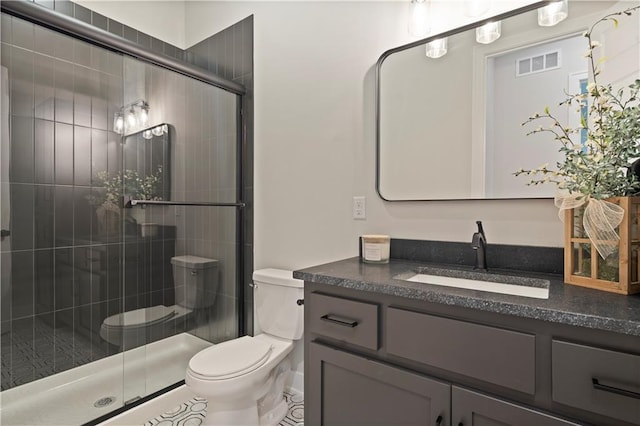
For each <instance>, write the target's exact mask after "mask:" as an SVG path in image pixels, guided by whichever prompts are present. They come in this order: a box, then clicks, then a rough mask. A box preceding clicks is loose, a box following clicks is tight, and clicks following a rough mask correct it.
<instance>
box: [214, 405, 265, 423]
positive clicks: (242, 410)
mask: <svg viewBox="0 0 640 426" xmlns="http://www.w3.org/2000/svg"><path fill="white" fill-rule="evenodd" d="M216 408H217V409H216ZM259 424H260V423H259V419H258V406H257V405H256V403H255V401H254V403H253V404H249V405H248V406H243V407H229V406H225V407H224V408H220V407H215V404H212V401H208V403H207V414H206V416H205V418H204V422H203V423H202V425H207V426H220V425H229V426H232V425H233V426H248V425H256V426H257V425H259Z"/></svg>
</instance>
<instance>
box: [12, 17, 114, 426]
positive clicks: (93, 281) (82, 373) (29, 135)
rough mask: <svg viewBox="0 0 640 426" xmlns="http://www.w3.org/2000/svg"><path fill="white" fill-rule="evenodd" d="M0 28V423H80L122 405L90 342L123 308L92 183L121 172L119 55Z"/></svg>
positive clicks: (30, 29) (98, 347) (108, 368)
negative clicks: (116, 121) (115, 118)
mask: <svg viewBox="0 0 640 426" xmlns="http://www.w3.org/2000/svg"><path fill="white" fill-rule="evenodd" d="M1 25H2V49H1V54H2V58H1V64H2V86H3V89H2V118H1V119H2V127H1V128H2V144H1V152H0V154H1V161H0V164H1V170H0V177H1V184H2V186H1V189H2V193H1V200H0V201H1V204H2V205H1V210H2V211H1V214H2V220H1V223H2V230H3V231H2V236H0V239H1V240H2V241H1V244H0V248H1V250H2V253H1V258H0V270H1V274H0V275H1V277H2V308H1V309H2V311H1V320H2V324H1V325H2V327H1V330H2V343H1V347H0V352H1V362H2V399H1V401H2V404H1V407H0V410H1V412H0V419H1V423H2V424H7V425H10V424H31V425H35V424H52V423H57V424H81V423H84V422H87V421H90V420H92V419H94V418H96V417H99V416H100V415H102V414H105V413H107V412H109V411H111V410H113V409H115V408H118V407H119V406H121V405H122V402H123V392H122V389H123V383H122V377H123V376H122V365H123V364H122V359H121V356H120V357H119V356H118V352H119V351H118V347H117V346H115V345H111V344H110V343H108V342H106V341H105V340H104V339H103V338H102V335H101V327H102V324H103V322H104V320H105V319H106V318H108V317H110V316H112V315H116V314H118V313H119V312H120V311H121V309H122V303H121V301H122V273H121V271H122V261H121V251H122V233H121V231H120V221H119V216H118V215H119V213H118V212H117V209H116V210H113V209H111V210H110V212H111V213H110V215H109V217H110V218H111V219H112V220H111V221H110V222H109V223H110V225H108V226H103V225H104V223H106V222H105V221H103V220H102V219H101V218H102V216H105V215H101V214H100V212H101V209H102V210H104V206H105V204H104V201H105V191H106V189H105V188H104V187H103V186H102V185H101V184H100V182H99V175H100V174H101V173H107V172H109V173H117V172H118V171H119V170H120V169H121V161H122V159H121V157H120V145H121V138H120V135H118V134H116V133H115V132H113V127H112V126H113V122H112V120H111V119H110V118H109V117H110V116H112V114H113V111H114V110H115V108H116V106H117V105H121V104H122V93H123V89H122V88H123V84H122V76H123V71H122V66H123V61H122V56H121V55H118V54H116V53H113V52H111V51H109V50H106V49H102V48H99V47H95V46H92V45H90V44H88V43H85V42H83V41H79V40H76V39H74V38H71V37H69V36H65V35H62V34H59V33H56V32H54V31H51V30H48V29H46V28H44V27H41V26H39V25H35V24H33V23H30V22H27V21H25V20H22V19H19V18H16V17H11V16H9V15H6V14H4V13H3V14H2V23H1ZM114 215H116V216H117V217H116V219H115V220H113V218H114ZM53 389H55V392H54V391H53Z"/></svg>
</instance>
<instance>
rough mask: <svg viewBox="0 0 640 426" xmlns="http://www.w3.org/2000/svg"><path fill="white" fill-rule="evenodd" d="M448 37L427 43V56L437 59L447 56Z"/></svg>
mask: <svg viewBox="0 0 640 426" xmlns="http://www.w3.org/2000/svg"><path fill="white" fill-rule="evenodd" d="M447 44H448V37H444V38H439V39H436V40H433V41H432V42H430V43H427V51H426V55H427V57H429V58H433V59H437V58H441V57H443V56H444V55H446V54H447Z"/></svg>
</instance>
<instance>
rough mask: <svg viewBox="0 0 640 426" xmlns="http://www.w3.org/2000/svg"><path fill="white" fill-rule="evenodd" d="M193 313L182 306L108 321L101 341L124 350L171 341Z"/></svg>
mask: <svg viewBox="0 0 640 426" xmlns="http://www.w3.org/2000/svg"><path fill="white" fill-rule="evenodd" d="M191 312H192V311H191V310H190V309H187V308H184V307H182V306H178V305H173V306H164V305H157V306H151V307H149V308H142V309H136V310H133V311H127V312H123V313H121V314H116V315H112V316H110V317H107V318H105V320H104V321H103V322H102V325H101V326H100V337H102V338H103V339H104V340H106V341H107V342H109V343H111V344H112V345H116V346H119V347H121V349H123V350H127V349H132V348H135V347H138V346H141V345H144V344H146V343H150V342H154V341H156V340H160V339H163V338H165V337H169V336H170V335H171V334H173V333H172V331H173V330H175V329H176V327H178V329H180V328H179V325H180V324H182V322H183V321H186V320H187V319H188V318H189V316H190V314H191Z"/></svg>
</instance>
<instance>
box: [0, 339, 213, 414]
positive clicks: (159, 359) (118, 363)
mask: <svg viewBox="0 0 640 426" xmlns="http://www.w3.org/2000/svg"><path fill="white" fill-rule="evenodd" d="M210 345H211V343H209V342H207V341H205V340H202V339H200V338H198V337H195V336H192V335H190V334H187V333H182V334H178V335H176V336H172V337H169V338H167V339H164V340H160V341H157V342H153V343H151V344H148V345H146V346H141V347H139V348H136V349H132V350H129V351H126V352H123V353H119V354H117V355H112V356H110V357H107V358H104V359H101V360H99V361H94V362H91V363H89V364H85V365H82V366H80V367H77V368H74V369H71V370H67V371H65V372H62V373H58V374H55V375H53V376H50V377H47V378H44V379H40V380H36V381H34V382H31V383H27V384H25V385H22V386H18V387H16V388H12V389H9V390H7V391H4V392H2V393H0V424H2V425H32V426H37V425H52V424H58V425H74V424H82V423H86V422H88V421H91V420H93V419H95V418H97V417H100V416H102V415H104V414H107V413H109V412H111V411H113V410H115V409H117V408H119V407H121V406H122V404H123V401H130V400H134V399H137V398H138V397H141V396H145V395H148V394H150V393H153V392H155V391H158V390H160V389H163V388H165V387H166V386H168V385H170V384H172V383H176V382H179V381H180V380H183V379H184V372H185V370H186V368H187V364H188V362H189V359H190V358H191V356H193V355H194V354H195V353H197V352H199V351H200V350H202V349H204V348H206V347H208V346H210ZM123 366H124V367H123Z"/></svg>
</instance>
